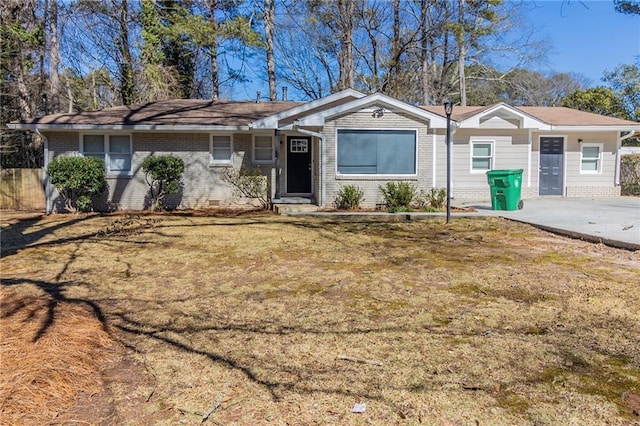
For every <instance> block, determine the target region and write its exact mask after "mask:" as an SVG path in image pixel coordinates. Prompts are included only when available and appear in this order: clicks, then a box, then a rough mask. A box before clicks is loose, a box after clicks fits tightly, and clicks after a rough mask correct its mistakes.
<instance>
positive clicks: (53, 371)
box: [0, 288, 118, 425]
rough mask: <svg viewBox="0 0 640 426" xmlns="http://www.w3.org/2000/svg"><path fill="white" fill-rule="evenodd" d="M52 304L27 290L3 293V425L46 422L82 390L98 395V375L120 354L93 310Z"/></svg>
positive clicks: (0, 413)
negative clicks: (110, 358)
mask: <svg viewBox="0 0 640 426" xmlns="http://www.w3.org/2000/svg"><path fill="white" fill-rule="evenodd" d="M50 302H51V301H50V300H48V298H47V297H45V296H43V295H38V294H37V293H35V292H29V290H28V289H26V288H22V289H21V290H16V289H3V290H2V291H1V292H0V360H1V361H2V362H1V363H0V423H1V424H11V425H16V424H45V423H48V422H51V421H53V420H54V419H55V417H56V415H57V414H59V413H60V412H62V411H63V410H65V409H67V408H68V407H70V406H72V405H73V403H74V401H75V400H76V398H77V396H78V395H79V393H80V392H86V393H88V394H94V393H99V392H100V391H101V389H102V382H101V379H100V374H99V371H100V369H101V367H102V366H103V365H104V364H105V363H106V362H107V361H108V359H109V357H111V356H113V355H112V354H113V353H114V352H117V348H118V346H117V344H116V343H115V342H114V341H113V339H112V338H111V336H110V335H109V333H108V332H107V331H106V330H105V329H104V327H103V325H102V324H101V323H100V322H99V321H97V320H96V318H95V316H94V315H93V313H92V312H91V311H90V310H89V309H87V308H86V307H84V306H79V305H75V304H72V303H69V302H61V303H58V304H52V305H50ZM50 309H52V310H53V321H49V324H47V319H48V315H49V314H50Z"/></svg>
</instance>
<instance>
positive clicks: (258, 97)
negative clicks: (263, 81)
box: [256, 91, 260, 104]
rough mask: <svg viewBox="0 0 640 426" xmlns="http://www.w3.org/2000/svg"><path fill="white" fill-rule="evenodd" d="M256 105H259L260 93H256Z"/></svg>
mask: <svg viewBox="0 0 640 426" xmlns="http://www.w3.org/2000/svg"><path fill="white" fill-rule="evenodd" d="M256 103H257V104H259V103H260V92H259V91H258V92H256Z"/></svg>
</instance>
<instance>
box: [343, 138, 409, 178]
mask: <svg viewBox="0 0 640 426" xmlns="http://www.w3.org/2000/svg"><path fill="white" fill-rule="evenodd" d="M417 147H418V144H417V132H416V131H415V130H354V129H339V130H338V174H341V175H415V174H416V159H417V154H416V151H417Z"/></svg>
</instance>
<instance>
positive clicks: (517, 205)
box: [487, 169, 524, 210]
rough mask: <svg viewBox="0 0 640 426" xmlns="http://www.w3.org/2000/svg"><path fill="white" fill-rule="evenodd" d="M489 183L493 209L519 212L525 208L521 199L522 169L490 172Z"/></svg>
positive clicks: (488, 174)
mask: <svg viewBox="0 0 640 426" xmlns="http://www.w3.org/2000/svg"><path fill="white" fill-rule="evenodd" d="M487 181H488V182H489V187H490V189H491V209H493V210H519V209H521V208H522V207H523V204H524V203H523V202H522V200H521V199H520V194H521V189H522V169H508V170H489V171H488V172H487Z"/></svg>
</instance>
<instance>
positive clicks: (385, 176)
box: [336, 175, 418, 182]
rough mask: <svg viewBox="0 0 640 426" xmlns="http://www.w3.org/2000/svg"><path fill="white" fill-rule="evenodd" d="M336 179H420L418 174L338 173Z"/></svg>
mask: <svg viewBox="0 0 640 426" xmlns="http://www.w3.org/2000/svg"><path fill="white" fill-rule="evenodd" d="M336 180H385V181H386V180H400V181H402V180H406V181H416V182H417V181H418V175H336Z"/></svg>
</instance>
